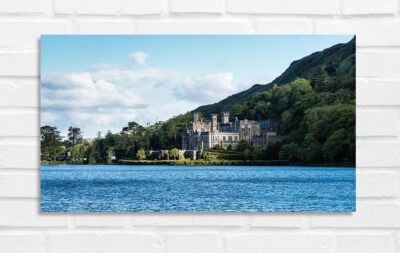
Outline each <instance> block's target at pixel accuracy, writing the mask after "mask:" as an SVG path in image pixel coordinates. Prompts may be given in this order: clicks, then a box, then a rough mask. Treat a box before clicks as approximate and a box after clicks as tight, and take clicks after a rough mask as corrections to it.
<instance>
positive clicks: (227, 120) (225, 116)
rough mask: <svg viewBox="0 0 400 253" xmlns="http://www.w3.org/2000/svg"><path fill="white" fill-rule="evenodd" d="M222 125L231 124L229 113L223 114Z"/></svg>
mask: <svg viewBox="0 0 400 253" xmlns="http://www.w3.org/2000/svg"><path fill="white" fill-rule="evenodd" d="M221 123H222V124H228V123H229V112H221Z"/></svg>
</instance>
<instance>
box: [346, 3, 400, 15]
mask: <svg viewBox="0 0 400 253" xmlns="http://www.w3.org/2000/svg"><path fill="white" fill-rule="evenodd" d="M342 12H343V14H346V15H357V14H363V15H367V14H394V13H395V12H396V9H395V0H381V1H379V4H377V3H376V1H374V0H352V1H342Z"/></svg>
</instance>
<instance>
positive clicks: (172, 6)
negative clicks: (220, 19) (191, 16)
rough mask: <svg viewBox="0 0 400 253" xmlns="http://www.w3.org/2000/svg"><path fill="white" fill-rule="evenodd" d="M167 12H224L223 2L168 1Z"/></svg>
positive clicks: (201, 0) (203, 0)
mask: <svg viewBox="0 0 400 253" xmlns="http://www.w3.org/2000/svg"><path fill="white" fill-rule="evenodd" d="M169 11H170V12H171V13H222V12H223V11H224V1H223V0H199V1H195V2H190V1H186V0H170V1H169Z"/></svg>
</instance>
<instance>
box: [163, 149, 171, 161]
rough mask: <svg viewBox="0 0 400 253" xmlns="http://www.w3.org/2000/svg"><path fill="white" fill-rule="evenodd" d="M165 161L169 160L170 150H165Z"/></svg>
mask: <svg viewBox="0 0 400 253" xmlns="http://www.w3.org/2000/svg"><path fill="white" fill-rule="evenodd" d="M162 152H163V159H165V160H169V151H168V150H163V151H162Z"/></svg>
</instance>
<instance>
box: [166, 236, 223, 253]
mask: <svg viewBox="0 0 400 253" xmlns="http://www.w3.org/2000/svg"><path fill="white" fill-rule="evenodd" d="M222 251H223V250H222V240H221V239H220V238H219V236H218V235H216V234H191V235H182V234H179V235H168V236H167V237H166V252H167V253H181V252H182V253H186V252H192V253H197V252H198V253H203V252H209V253H214V252H215V253H217V252H222Z"/></svg>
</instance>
